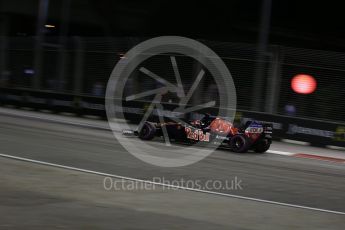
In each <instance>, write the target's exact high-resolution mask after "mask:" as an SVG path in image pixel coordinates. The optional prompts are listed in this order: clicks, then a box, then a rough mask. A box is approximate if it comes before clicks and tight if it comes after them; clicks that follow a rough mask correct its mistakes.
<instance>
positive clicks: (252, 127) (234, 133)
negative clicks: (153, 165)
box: [123, 114, 273, 153]
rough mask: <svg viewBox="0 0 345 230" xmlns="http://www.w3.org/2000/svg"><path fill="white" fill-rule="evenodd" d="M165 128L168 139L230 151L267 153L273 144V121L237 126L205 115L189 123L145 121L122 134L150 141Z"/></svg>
mask: <svg viewBox="0 0 345 230" xmlns="http://www.w3.org/2000/svg"><path fill="white" fill-rule="evenodd" d="M163 127H165V129H166V131H167V134H168V136H169V140H171V141H177V142H184V143H190V144H193V143H196V142H203V143H206V144H207V143H211V144H214V145H217V146H221V147H225V148H228V149H230V150H232V151H233V152H237V153H244V152H247V151H248V150H254V151H255V152H257V153H264V152H266V151H267V150H268V149H269V148H270V145H271V143H272V130H273V128H272V124H270V123H264V122H258V121H254V120H253V121H247V122H246V123H245V124H244V125H242V126H240V127H235V126H234V125H233V123H231V122H230V121H229V120H228V119H226V118H221V117H216V116H211V115H209V114H205V115H204V116H203V118H202V119H200V120H192V121H189V122H186V123H185V122H165V123H155V122H148V121H146V122H145V123H144V124H143V126H142V128H141V130H139V131H130V130H124V131H123V134H124V135H130V134H134V135H136V136H138V137H139V138H140V139H142V140H152V139H153V138H154V137H163Z"/></svg>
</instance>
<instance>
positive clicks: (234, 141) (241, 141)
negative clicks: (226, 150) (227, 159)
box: [230, 135, 248, 153]
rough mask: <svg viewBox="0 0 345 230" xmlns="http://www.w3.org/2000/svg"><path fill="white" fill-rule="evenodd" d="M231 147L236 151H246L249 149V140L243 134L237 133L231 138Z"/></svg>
mask: <svg viewBox="0 0 345 230" xmlns="http://www.w3.org/2000/svg"><path fill="white" fill-rule="evenodd" d="M230 148H231V149H232V151H234V152H235V153H244V152H247V151H248V140H247V138H246V137H245V136H243V135H235V136H233V137H232V138H231V140H230Z"/></svg>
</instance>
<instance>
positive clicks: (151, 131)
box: [139, 121, 156, 140]
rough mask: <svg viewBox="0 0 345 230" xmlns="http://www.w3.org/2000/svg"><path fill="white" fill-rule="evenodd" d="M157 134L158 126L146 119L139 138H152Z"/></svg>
mask: <svg viewBox="0 0 345 230" xmlns="http://www.w3.org/2000/svg"><path fill="white" fill-rule="evenodd" d="M155 134H156V127H155V126H154V124H152V123H151V122H148V121H146V122H145V123H144V125H143V127H142V128H141V130H140V131H139V138H140V139H142V140H152V139H153V138H154V137H155Z"/></svg>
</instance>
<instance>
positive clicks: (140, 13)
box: [0, 0, 345, 51]
mask: <svg viewBox="0 0 345 230" xmlns="http://www.w3.org/2000/svg"><path fill="white" fill-rule="evenodd" d="M63 4H64V1H59V0H50V2H49V10H48V17H47V18H48V23H51V24H54V25H56V28H55V29H54V30H50V31H49V33H48V35H50V36H54V35H58V34H59V32H60V31H59V30H60V29H61V23H62V21H63V20H66V17H65V16H66V10H64V7H63ZM67 4H68V3H67ZM38 5H39V1H38V0H7V1H6V0H1V10H0V12H1V20H2V22H3V21H4V20H8V21H7V22H8V24H7V25H9V26H8V28H7V31H6V33H7V34H9V35H11V36H30V35H35V33H36V22H37V15H38V13H37V11H38ZM261 6H262V1H259V0H250V1H248V0H247V1H243V0H229V1H194V0H190V1H158V0H155V1H141V0H135V1H134V0H117V1H114V0H72V1H71V2H70V14H69V15H70V16H69V19H67V23H66V24H67V25H68V29H67V34H68V35H71V36H73V35H78V36H149V37H151V36H158V35H179V36H187V37H192V38H205V39H209V40H216V41H233V42H250V43H252V42H256V41H257V39H258V32H259V29H260V26H259V25H260V21H261V17H260V16H261ZM343 9H344V7H343V4H342V1H305V0H304V1H298V0H289V1H283V0H274V1H272V8H271V20H270V21H271V22H270V30H269V41H270V43H271V44H279V45H287V46H294V47H303V48H316V49H330V50H337V51H338V50H342V51H343V50H344V49H345V46H344V44H345V43H344V31H345V26H344V21H345V16H344V13H343Z"/></svg>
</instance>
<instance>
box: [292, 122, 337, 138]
mask: <svg viewBox="0 0 345 230" xmlns="http://www.w3.org/2000/svg"><path fill="white" fill-rule="evenodd" d="M286 133H287V134H306V135H312V136H319V137H327V138H333V136H334V132H333V131H329V130H322V129H313V128H307V127H302V126H298V125H296V124H290V125H289V129H288V131H287V132H286Z"/></svg>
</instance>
